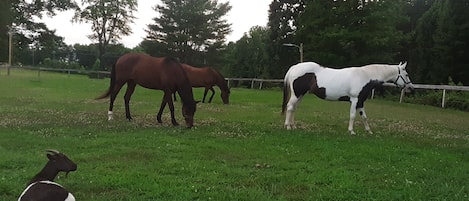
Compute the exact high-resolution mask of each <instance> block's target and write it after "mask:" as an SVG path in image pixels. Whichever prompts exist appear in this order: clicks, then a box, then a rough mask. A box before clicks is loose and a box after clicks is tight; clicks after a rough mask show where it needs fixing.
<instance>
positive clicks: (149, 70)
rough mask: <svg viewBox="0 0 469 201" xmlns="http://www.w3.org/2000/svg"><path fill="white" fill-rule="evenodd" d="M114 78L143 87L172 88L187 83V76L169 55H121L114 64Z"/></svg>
mask: <svg viewBox="0 0 469 201" xmlns="http://www.w3.org/2000/svg"><path fill="white" fill-rule="evenodd" d="M115 71H116V80H118V81H122V82H127V81H133V82H135V83H136V84H139V85H141V86H143V87H145V88H150V89H160V90H164V89H167V88H168V87H169V88H171V89H172V90H174V89H175V88H177V86H178V85H180V84H181V83H182V84H184V83H187V82H188V80H187V76H186V75H185V73H184V71H183V70H182V68H181V65H180V64H179V62H178V61H177V60H175V59H173V58H169V57H152V56H149V55H146V54H141V53H129V54H125V55H123V56H121V57H120V58H119V59H118V60H117V62H116V66H115Z"/></svg>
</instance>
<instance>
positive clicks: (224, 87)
mask: <svg viewBox="0 0 469 201" xmlns="http://www.w3.org/2000/svg"><path fill="white" fill-rule="evenodd" d="M210 69H211V70H212V72H214V73H215V74H217V75H218V76H217V85H218V87H220V89H221V90H224V91H227V92H228V93H230V88H229V87H228V84H227V82H226V80H225V77H224V76H223V75H222V74H221V73H220V71H218V70H217V69H215V68H210Z"/></svg>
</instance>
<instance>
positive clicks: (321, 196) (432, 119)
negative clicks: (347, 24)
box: [0, 69, 469, 201]
mask: <svg viewBox="0 0 469 201" xmlns="http://www.w3.org/2000/svg"><path fill="white" fill-rule="evenodd" d="M108 85H109V79H103V80H92V79H89V78H88V77H86V76H82V75H67V74H58V73H45V72H41V74H40V77H39V76H38V73H37V72H34V71H23V70H12V72H11V75H10V76H6V72H5V70H4V69H2V70H0V153H1V154H0V200H16V199H17V198H18V196H19V194H20V193H21V192H22V190H23V189H24V188H25V185H26V182H28V180H29V179H30V178H31V177H33V176H34V175H35V174H36V173H37V172H39V170H40V169H41V168H42V167H43V166H44V164H45V163H46V161H47V158H46V156H45V150H46V149H49V148H52V149H57V150H59V151H61V152H63V153H65V154H66V155H67V156H69V157H70V158H71V159H72V160H73V161H75V162H76V163H77V164H78V170H77V171H76V172H71V173H70V174H69V175H68V176H67V177H65V174H59V177H58V178H57V179H56V181H57V182H58V183H60V184H62V185H63V186H64V187H66V188H67V189H69V190H70V191H71V192H72V193H73V194H74V195H75V197H76V198H77V200H85V201H88V200H96V201H105V200H114V201H115V200H136V201H140V200H469V182H468V181H469V113H467V112H461V111H454V110H446V109H441V108H436V107H430V106H423V105H414V104H407V103H403V104H399V103H397V102H390V101H384V100H368V101H367V102H366V103H365V105H366V108H367V114H368V117H369V121H370V124H371V128H372V130H373V131H374V134H373V135H370V134H367V133H366V132H365V130H364V128H363V125H362V122H361V120H360V118H359V117H357V121H356V125H355V130H356V132H357V135H356V136H350V135H349V134H348V132H347V125H348V116H349V115H348V110H349V104H348V103H346V102H327V101H323V100H320V99H318V98H316V97H315V96H313V95H308V96H306V97H305V99H304V100H303V102H302V103H301V105H300V106H299V109H298V111H297V116H296V120H297V124H298V128H297V129H296V130H293V131H287V130H285V129H284V128H283V121H284V116H282V115H281V114H280V110H281V101H282V92H281V91H280V89H275V90H274V89H272V90H251V89H241V88H233V89H232V95H231V100H230V101H231V104H230V105H223V104H222V102H221V99H220V97H219V90H218V89H217V94H216V96H215V98H214V102H213V103H211V104H203V103H200V104H198V108H197V112H196V115H195V127H194V128H193V129H186V128H185V127H184V126H179V127H173V126H172V125H171V124H170V119H169V112H168V109H167V108H166V110H165V113H164V116H163V120H164V121H165V122H164V123H163V125H159V124H157V123H156V118H155V116H156V112H157V111H158V109H159V106H160V102H161V97H162V94H163V93H162V92H161V91H154V90H148V89H144V88H142V87H138V88H137V89H136V92H135V93H134V95H133V97H132V100H131V103H130V104H131V112H132V114H133V118H134V120H133V121H132V122H129V121H127V120H126V119H125V112H124V105H123V98H122V97H123V92H124V91H121V93H120V94H119V97H118V99H117V100H116V105H115V109H114V114H115V115H114V117H115V119H114V120H113V121H110V122H109V121H108V120H107V110H108V100H99V101H96V100H94V98H95V97H97V96H99V95H101V94H102V93H103V92H104V91H105V90H106V89H107V88H108ZM124 88H125V87H124ZM202 93H203V90H201V89H195V90H194V96H195V98H196V99H197V100H201V99H202ZM175 107H176V115H177V119H178V121H179V123H180V124H181V125H184V121H183V119H182V116H181V106H180V102H177V103H176V106H175Z"/></svg>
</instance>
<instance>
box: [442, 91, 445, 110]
mask: <svg viewBox="0 0 469 201" xmlns="http://www.w3.org/2000/svg"><path fill="white" fill-rule="evenodd" d="M445 98H446V89H443V97H442V98H441V107H442V108H445Z"/></svg>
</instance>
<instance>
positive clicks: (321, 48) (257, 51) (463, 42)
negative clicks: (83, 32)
mask: <svg viewBox="0 0 469 201" xmlns="http://www.w3.org/2000/svg"><path fill="white" fill-rule="evenodd" d="M2 1H4V3H5V4H3V3H2V4H3V5H10V7H0V32H1V33H2V34H1V37H0V47H2V48H0V49H1V51H0V61H7V60H8V59H7V57H8V51H7V48H6V47H8V41H7V39H8V37H7V35H6V33H7V32H8V31H9V30H11V29H13V30H14V31H15V35H14V47H15V49H14V52H15V54H14V61H16V62H17V63H23V64H28V65H30V64H35V65H38V64H45V63H47V65H52V64H55V65H57V66H62V67H63V66H67V65H68V66H73V67H77V68H84V69H94V70H106V69H109V67H110V66H111V65H112V64H113V62H114V61H115V60H116V59H117V58H118V57H119V56H120V55H122V54H124V53H127V52H135V51H137V52H146V53H148V54H150V55H153V56H172V57H175V58H178V59H179V60H180V61H181V62H184V63H188V64H191V65H194V66H212V67H214V68H217V69H219V70H220V71H222V72H223V73H224V74H225V75H226V76H227V77H257V78H282V77H283V76H284V74H285V72H286V71H287V69H288V68H289V67H290V66H291V65H293V64H295V63H298V62H299V60H300V55H299V49H298V47H299V46H300V44H301V45H302V47H303V56H304V60H305V61H315V62H317V63H319V64H321V65H324V66H329V67H333V68H342V67H347V66H361V65H365V64H369V63H399V62H400V61H408V62H409V65H408V71H409V73H410V74H411V78H412V80H413V81H414V82H415V83H428V84H447V83H448V82H451V81H452V82H454V83H461V84H464V85H469V44H468V43H469V12H466V11H467V10H469V3H468V2H466V1H459V0H342V1H337V0H272V2H271V4H270V7H269V18H268V19H269V20H268V23H267V25H266V26H256V27H252V28H251V29H250V30H249V32H247V33H245V34H244V36H243V37H242V38H240V39H239V40H238V41H234V42H229V43H228V42H227V41H226V36H227V35H228V34H229V33H230V32H231V24H229V23H228V22H227V21H226V15H227V14H228V13H229V11H230V10H231V6H230V4H229V3H228V2H227V3H219V2H218V1H216V0H162V1H161V3H160V4H158V5H155V6H154V7H153V8H154V11H155V14H154V16H155V17H154V18H153V21H152V23H151V24H150V25H148V26H147V28H146V32H147V36H146V38H144V39H143V40H142V42H141V43H140V44H139V45H138V46H137V47H135V48H133V49H129V48H126V47H124V46H123V45H122V44H120V42H121V38H122V37H123V36H126V35H129V34H130V33H131V31H132V30H131V29H130V26H129V25H130V24H131V23H132V22H133V20H134V19H135V17H134V14H135V12H136V8H137V1H136V0H83V1H81V4H78V3H76V2H75V1H72V0H49V1H39V0H37V1H25V0H2ZM247 6H248V5H247ZM64 10H75V17H74V18H73V22H74V23H78V22H87V23H90V24H92V32H93V34H92V35H91V36H89V38H90V39H91V40H92V41H94V43H93V44H89V45H79V44H75V45H67V44H65V43H64V42H63V38H62V37H60V36H57V35H56V34H55V30H49V29H48V28H47V26H45V25H44V24H42V23H37V22H34V21H32V20H31V19H32V17H33V16H35V17H39V18H40V17H42V16H44V15H47V16H53V15H55V14H56V13H57V12H59V11H64ZM3 33H5V34H3ZM285 44H295V45H296V46H291V45H290V46H286V45H285ZM4 47H5V48H4Z"/></svg>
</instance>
